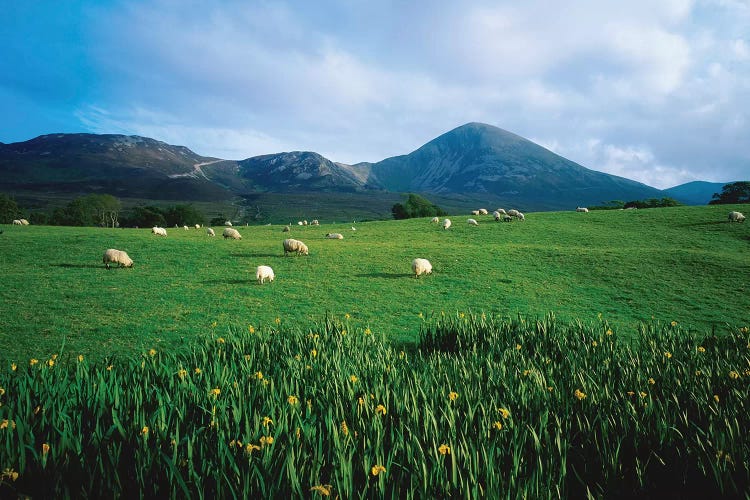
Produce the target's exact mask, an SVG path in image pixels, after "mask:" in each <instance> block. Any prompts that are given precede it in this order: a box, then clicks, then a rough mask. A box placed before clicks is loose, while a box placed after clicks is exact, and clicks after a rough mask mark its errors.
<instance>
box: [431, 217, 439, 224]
mask: <svg viewBox="0 0 750 500" xmlns="http://www.w3.org/2000/svg"><path fill="white" fill-rule="evenodd" d="M430 223H431V224H440V217H433V218H432V219H430Z"/></svg>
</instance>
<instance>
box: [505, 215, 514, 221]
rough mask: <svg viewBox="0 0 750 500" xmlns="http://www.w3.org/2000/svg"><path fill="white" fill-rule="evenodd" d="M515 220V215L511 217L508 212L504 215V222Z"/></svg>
mask: <svg viewBox="0 0 750 500" xmlns="http://www.w3.org/2000/svg"><path fill="white" fill-rule="evenodd" d="M512 220H513V217H511V216H510V215H508V214H505V215H503V222H511V221H512Z"/></svg>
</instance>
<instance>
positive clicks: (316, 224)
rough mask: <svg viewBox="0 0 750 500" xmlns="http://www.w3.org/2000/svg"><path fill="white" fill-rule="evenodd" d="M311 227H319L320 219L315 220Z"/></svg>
mask: <svg viewBox="0 0 750 500" xmlns="http://www.w3.org/2000/svg"><path fill="white" fill-rule="evenodd" d="M310 225H311V226H319V225H320V222H319V221H318V219H313V221H312V222H311V223H310Z"/></svg>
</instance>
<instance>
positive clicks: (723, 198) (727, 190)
mask: <svg viewBox="0 0 750 500" xmlns="http://www.w3.org/2000/svg"><path fill="white" fill-rule="evenodd" d="M711 198H713V199H712V200H711V201H709V202H708V204H709V205H723V204H726V203H750V181H740V182H731V183H729V184H725V185H724V187H722V188H721V193H714V195H713V196H712V197H711Z"/></svg>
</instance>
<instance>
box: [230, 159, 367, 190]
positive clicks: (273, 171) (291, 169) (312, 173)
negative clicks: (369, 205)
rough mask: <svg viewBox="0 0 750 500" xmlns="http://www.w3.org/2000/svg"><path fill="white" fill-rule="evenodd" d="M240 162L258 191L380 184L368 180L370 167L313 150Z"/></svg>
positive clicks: (241, 170)
mask: <svg viewBox="0 0 750 500" xmlns="http://www.w3.org/2000/svg"><path fill="white" fill-rule="evenodd" d="M237 164H238V167H239V175H240V176H241V177H242V178H243V179H247V181H248V184H249V185H250V186H252V188H253V190H255V191H266V192H269V191H270V192H300V191H324V192H327V191H343V192H358V191H364V190H367V189H374V188H377V187H378V186H376V185H372V184H369V183H368V182H367V175H366V169H363V168H360V167H354V166H351V165H346V164H344V163H334V162H332V161H331V160H328V159H327V158H324V157H323V156H321V155H319V154H318V153H313V152H310V151H293V152H291V153H278V154H270V155H263V156H255V157H252V158H248V159H246V160H242V161H239V162H237Z"/></svg>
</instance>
